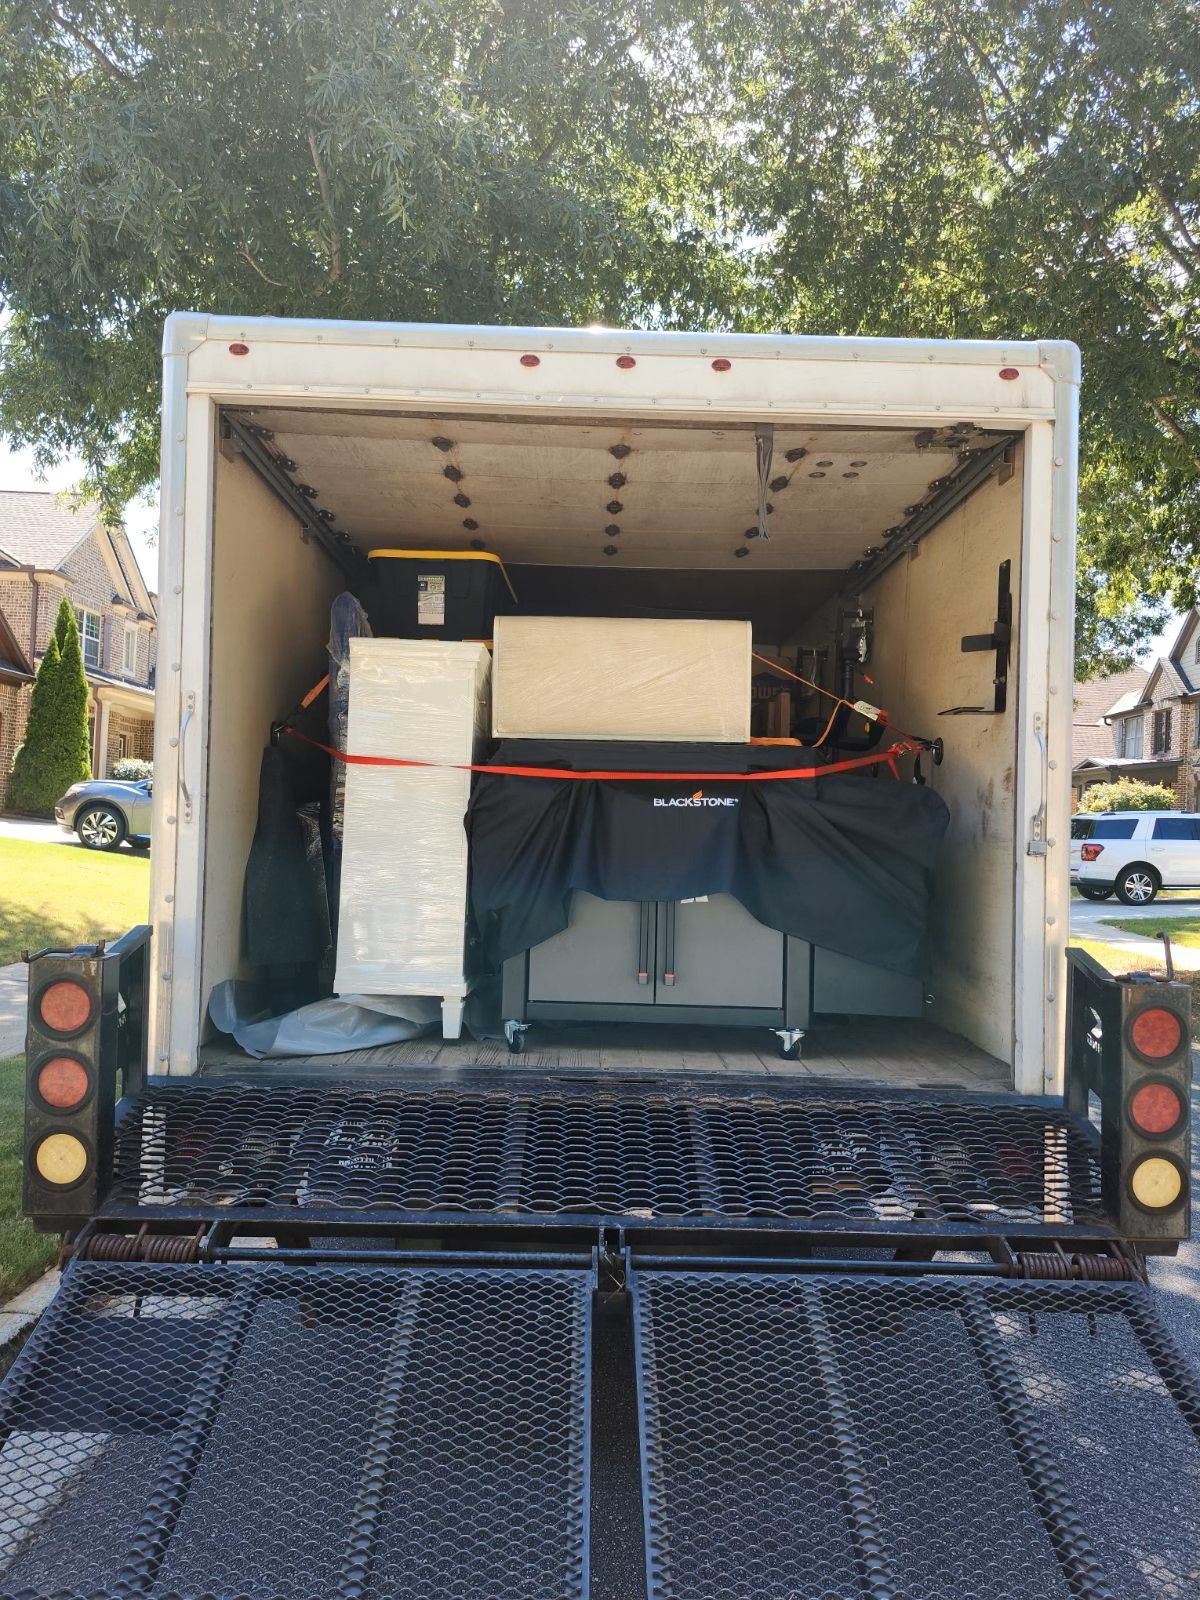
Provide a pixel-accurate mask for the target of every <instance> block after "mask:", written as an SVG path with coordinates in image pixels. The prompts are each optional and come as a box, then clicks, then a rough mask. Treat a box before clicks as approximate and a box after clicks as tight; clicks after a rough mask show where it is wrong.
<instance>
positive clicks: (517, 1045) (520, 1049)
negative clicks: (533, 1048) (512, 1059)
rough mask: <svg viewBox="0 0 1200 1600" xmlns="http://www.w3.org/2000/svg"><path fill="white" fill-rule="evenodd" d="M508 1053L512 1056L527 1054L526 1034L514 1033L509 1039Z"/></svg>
mask: <svg viewBox="0 0 1200 1600" xmlns="http://www.w3.org/2000/svg"><path fill="white" fill-rule="evenodd" d="M508 1053H509V1055H510V1056H523V1055H524V1054H525V1035H524V1034H523V1033H514V1034H513V1036H512V1038H511V1039H510V1040H509V1041H508Z"/></svg>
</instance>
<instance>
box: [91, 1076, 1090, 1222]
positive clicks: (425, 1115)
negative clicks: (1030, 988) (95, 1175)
mask: <svg viewBox="0 0 1200 1600" xmlns="http://www.w3.org/2000/svg"><path fill="white" fill-rule="evenodd" d="M112 1201H113V1203H114V1204H115V1206H116V1208H118V1210H119V1209H120V1208H122V1207H124V1208H125V1210H126V1211H128V1210H129V1209H131V1208H143V1209H144V1208H147V1207H154V1208H162V1207H173V1208H175V1209H178V1210H182V1211H190V1212H197V1211H200V1212H206V1213H210V1214H211V1213H212V1212H214V1211H217V1210H218V1209H219V1210H220V1211H221V1212H227V1211H228V1209H229V1208H243V1207H255V1208H298V1209H300V1210H302V1211H305V1212H308V1213H316V1214H330V1213H334V1212H345V1211H352V1212H356V1213H361V1212H369V1211H377V1210H386V1211H388V1212H390V1213H392V1214H396V1213H403V1214H410V1215H416V1216H419V1217H421V1218H423V1219H424V1218H428V1217H429V1216H431V1215H433V1216H437V1217H444V1218H446V1219H450V1220H453V1219H462V1218H467V1217H473V1218H476V1219H487V1220H493V1221H494V1220H495V1218H496V1216H497V1215H505V1216H509V1217H516V1218H520V1217H534V1218H537V1219H539V1220H543V1221H544V1220H546V1219H553V1218H573V1219H576V1220H579V1219H584V1218H586V1219H589V1220H595V1221H613V1222H620V1223H624V1224H626V1225H630V1224H631V1222H634V1223H635V1222H637V1221H639V1220H654V1221H669V1222H672V1223H678V1224H683V1223H689V1222H703V1223H708V1224H710V1225H711V1224H718V1225H720V1224H730V1225H737V1226H741V1227H745V1226H747V1225H748V1224H755V1225H762V1226H767V1227H770V1226H780V1225H787V1224H797V1223H798V1224H803V1225H804V1226H805V1227H821V1226H830V1227H851V1226H852V1227H855V1228H862V1229H866V1230H871V1229H872V1228H886V1227H890V1226H894V1225H895V1224H897V1223H913V1224H918V1225H929V1226H944V1225H946V1224H952V1225H953V1226H954V1227H955V1228H956V1229H960V1230H962V1229H965V1230H968V1231H979V1232H983V1231H988V1230H994V1229H995V1227H996V1225H997V1224H998V1223H1005V1224H1017V1225H1021V1226H1022V1227H1025V1228H1028V1229H1030V1230H1036V1229H1038V1228H1041V1227H1053V1228H1054V1230H1055V1232H1058V1233H1062V1232H1064V1231H1067V1230H1069V1229H1070V1228H1071V1227H1073V1226H1078V1225H1083V1226H1087V1225H1093V1224H1103V1223H1104V1221H1105V1216H1104V1210H1103V1207H1102V1204H1101V1199H1100V1174H1099V1166H1098V1162H1097V1156H1096V1150H1095V1145H1094V1142H1093V1140H1092V1138H1091V1136H1090V1134H1089V1132H1088V1131H1087V1130H1086V1128H1085V1127H1084V1125H1082V1124H1079V1123H1076V1122H1075V1121H1073V1120H1072V1119H1070V1118H1068V1117H1066V1116H1065V1115H1064V1114H1063V1113H1062V1112H1061V1111H1060V1110H1056V1109H1054V1108H1052V1107H1047V1106H1043V1105H1040V1104H1036V1103H1035V1104H1031V1103H1029V1102H1021V1101H1018V1100H1014V1099H1008V1098H1005V1099H995V1098H987V1097H982V1096H979V1097H974V1098H972V1097H970V1096H966V1095H964V1096H959V1097H953V1096H949V1095H947V1096H942V1097H937V1096H933V1095H922V1096H920V1097H917V1096H905V1095H904V1094H903V1093H902V1092H897V1093H895V1094H890V1095H889V1094H888V1093H886V1092H878V1091H877V1092H876V1093H874V1094H870V1095H864V1094H862V1093H861V1092H860V1093H847V1094H845V1095H844V1096H843V1095H839V1094H838V1093H837V1092H836V1091H828V1090H823V1091H821V1092H814V1091H811V1090H807V1089H795V1088H790V1087H789V1088H788V1089H787V1090H782V1089H781V1090H779V1091H775V1092H766V1091H762V1092H760V1091H755V1092H752V1093H751V1092H744V1093H742V1094H733V1093H730V1092H728V1091H721V1092H716V1091H713V1092H707V1091H703V1090H696V1089H691V1090H689V1089H687V1088H684V1087H681V1088H680V1089H679V1090H678V1091H675V1090H671V1091H665V1090H662V1089H660V1088H657V1087H656V1088H648V1087H647V1088H640V1087H637V1086H630V1085H621V1086H620V1087H609V1086H596V1085H595V1084H592V1083H585V1082H580V1083H576V1084H567V1085H560V1086H553V1087H550V1086H547V1087H531V1088H529V1089H515V1088H488V1087H470V1088H467V1087H464V1086H463V1085H461V1084H455V1085H446V1086H428V1087H426V1086H417V1087H405V1088H398V1087H389V1088H387V1089H373V1088H372V1089H357V1088H336V1089H331V1088H328V1087H324V1086H321V1087H313V1088H311V1089H305V1088H286V1087H270V1088H263V1087H249V1086H239V1085H227V1084H221V1085H205V1084H197V1083H185V1084H167V1085H161V1086H156V1087H152V1088H150V1089H149V1090H147V1091H146V1092H145V1093H144V1094H143V1095H142V1096H141V1097H140V1098H139V1099H138V1100H137V1101H136V1102H135V1103H134V1105H133V1107H132V1109H131V1111H130V1113H129V1114H128V1115H127V1116H126V1118H125V1119H124V1121H123V1123H122V1126H121V1129H120V1133H119V1138H118V1147H117V1158H116V1178H115V1184H114V1188H113V1192H112ZM111 1211H112V1207H111V1206H110V1212H111Z"/></svg>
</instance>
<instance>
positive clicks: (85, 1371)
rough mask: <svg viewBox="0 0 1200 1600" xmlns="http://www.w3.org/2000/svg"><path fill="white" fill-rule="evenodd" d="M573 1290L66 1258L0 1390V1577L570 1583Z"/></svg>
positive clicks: (339, 1597) (392, 1584)
mask: <svg viewBox="0 0 1200 1600" xmlns="http://www.w3.org/2000/svg"><path fill="white" fill-rule="evenodd" d="M589 1285H590V1279H589V1276H588V1275H587V1274H585V1273H577V1272H568V1271H560V1272H545V1271H535V1270H522V1269H519V1268H513V1269H507V1268H489V1269H486V1270H484V1269H480V1270H468V1269H454V1268H430V1269H411V1270H407V1269H406V1270H403V1271H391V1272H381V1271H378V1270H371V1269H365V1268H353V1267H347V1268H337V1267H331V1268H324V1267H309V1268H305V1269H303V1270H289V1269H286V1268H280V1267H273V1266H271V1267H255V1266H244V1267H236V1268H221V1267H204V1266H193V1267H185V1268H175V1267H159V1266H138V1267H114V1266H110V1265H102V1264H94V1265H91V1264H77V1265H75V1266H74V1267H72V1268H71V1270H70V1271H69V1273H68V1274H67V1277H66V1279H65V1281H64V1286H63V1289H62V1290H61V1292H60V1294H59V1296H58V1299H57V1300H56V1301H55V1303H54V1305H53V1307H52V1308H51V1310H50V1311H49V1312H48V1313H47V1315H46V1317H45V1318H44V1319H43V1321H42V1323H41V1324H40V1325H39V1327H38V1329H37V1331H36V1333H35V1334H34V1336H33V1338H32V1339H31V1340H30V1343H29V1344H28V1345H27V1346H26V1348H25V1350H24V1351H23V1352H22V1354H21V1356H20V1357H19V1358H18V1362H17V1364H16V1365H15V1366H14V1368H13V1370H12V1372H11V1373H10V1374H9V1376H8V1378H7V1380H6V1382H5V1385H4V1389H3V1391H2V1393H0V1418H2V1423H3V1432H2V1434H0V1437H2V1438H3V1448H2V1449H0V1592H2V1593H3V1595H4V1596H5V1597H6V1600H12V1597H16V1596H20V1597H25V1600H29V1597H42V1596H50V1595H53V1596H55V1597H56V1600H58V1597H63V1600H66V1597H76V1596H78V1597H85V1596H86V1597H87V1600H102V1597H104V1596H110V1595H113V1596H115V1595H122V1596H129V1595H135V1594H136V1595H148V1596H156V1597H163V1600H166V1597H177V1600H179V1597H182V1600H199V1597H211V1596H220V1597H226V1596H244V1595H261V1596H271V1597H273V1600H335V1597H336V1600H385V1597H391V1596H395V1597H396V1600H400V1597H403V1600H423V1597H428V1600H445V1597H446V1596H450V1595H453V1596H456V1597H460V1600H495V1597H496V1596H498V1595H504V1596H506V1597H508V1596H512V1597H519V1596H526V1597H528V1600H547V1597H550V1596H555V1597H557V1596H563V1597H567V1596H571V1595H578V1596H582V1595H583V1594H584V1591H585V1588H586V1583H585V1574H586V1570H587V1569H586V1548H587V1504H588V1487H587V1430H588V1393H589V1388H588V1384H589V1378H588V1373H589V1361H590V1357H589V1351H590V1323H589V1305H590V1298H589Z"/></svg>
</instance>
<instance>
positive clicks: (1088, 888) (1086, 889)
mask: <svg viewBox="0 0 1200 1600" xmlns="http://www.w3.org/2000/svg"><path fill="white" fill-rule="evenodd" d="M1076 888H1077V889H1078V890H1079V892H1080V894H1081V895H1082V896H1083V898H1084V899H1085V900H1108V899H1111V897H1112V890H1111V889H1097V888H1094V887H1093V886H1092V885H1090V884H1083V883H1080V884H1076Z"/></svg>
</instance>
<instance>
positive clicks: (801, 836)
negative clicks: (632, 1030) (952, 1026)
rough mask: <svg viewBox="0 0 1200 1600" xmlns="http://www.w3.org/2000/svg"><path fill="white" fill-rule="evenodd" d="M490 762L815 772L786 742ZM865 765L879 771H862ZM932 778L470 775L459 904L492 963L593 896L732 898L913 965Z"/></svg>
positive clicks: (518, 742) (568, 745) (536, 746)
mask: <svg viewBox="0 0 1200 1600" xmlns="http://www.w3.org/2000/svg"><path fill="white" fill-rule="evenodd" d="M491 764H493V765H496V766H536V767H563V768H566V769H574V770H576V771H589V770H591V771H625V772H754V771H765V770H769V769H774V770H781V769H788V768H795V767H818V766H819V762H818V761H817V759H816V757H815V755H814V752H813V751H811V750H805V749H800V748H798V747H796V746H794V745H793V746H771V745H729V744H678V743H672V744H624V743H617V742H615V741H610V740H604V741H603V742H593V741H583V740H554V741H551V740H542V739H537V740H534V739H510V740H506V741H505V742H504V743H502V744H501V745H500V747H499V749H498V750H497V751H496V753H495V755H494V756H493V757H492V758H491ZM873 770H874V771H876V772H879V771H881V769H880V768H875V769H873ZM948 821H949V813H948V811H947V809H946V804H945V801H943V800H942V798H941V796H940V795H937V794H935V793H934V792H933V790H932V789H930V788H922V787H920V786H918V785H916V784H912V783H900V782H897V781H896V780H895V779H893V778H891V777H890V776H888V775H886V773H885V774H884V775H883V776H880V777H874V776H872V775H871V772H866V773H857V772H852V773H841V774H835V775H834V776H832V777H828V778H799V779H780V780H776V781H774V782H766V783H722V782H720V781H719V780H716V781H708V780H705V781H703V782H700V781H691V780H689V781H653V782H647V781H634V782H630V781H624V782H622V781H610V780H595V781H592V780H588V781H579V780H572V779H564V780H563V781H562V782H561V783H559V782H556V781H555V780H554V779H552V778H513V777H506V776H501V775H497V776H495V777H492V776H489V775H488V774H486V773H481V774H480V775H479V778H478V780H477V782H476V786H475V792H474V794H473V796H472V799H471V804H470V809H469V810H468V813H467V833H468V837H469V840H470V860H471V887H470V905H471V912H472V916H473V920H474V923H475V932H476V936H477V938H478V940H479V943H480V945H481V948H482V956H483V959H484V961H485V962H486V964H487V965H488V966H489V967H491V968H496V967H498V966H499V965H500V964H501V963H502V962H504V961H506V960H507V959H508V958H509V956H513V955H518V954H519V953H520V952H521V951H522V950H528V949H530V948H532V946H534V945H535V944H540V943H541V942H542V941H543V940H544V939H549V938H550V937H551V935H553V934H555V933H559V932H561V931H562V929H563V928H565V927H566V926H567V922H568V919H569V914H570V900H571V893H572V891H573V890H575V889H585V890H587V892H588V893H589V894H594V895H598V896H599V897H600V898H601V899H602V900H687V899H691V898H693V897H695V896H697V895H706V894H732V895H734V896H735V897H736V898H737V899H738V900H740V901H741V902H742V904H743V905H744V906H745V907H746V909H747V911H749V912H750V913H751V915H752V916H754V917H757V918H758V920H759V921H760V922H763V923H765V924H766V925H767V926H768V927H770V928H778V929H779V930H780V931H781V932H783V933H790V934H793V935H794V936H795V937H796V938H798V939H807V940H809V941H810V942H811V943H812V944H814V945H823V946H824V947H825V948H826V949H829V950H836V951H838V952H839V953H840V954H842V955H846V956H853V957H855V958H856V959H858V960H860V961H867V962H870V963H872V964H873V965H875V966H880V967H886V968H888V969H889V970H891V971H894V972H902V973H905V974H907V975H909V976H912V977H919V976H921V975H922V973H923V972H924V970H925V931H926V914H927V909H928V901H929V874H930V869H931V868H932V866H933V864H934V861H935V859H936V857H937V852H938V847H939V845H940V844H941V841H942V837H943V835H944V834H945V831H946V825H947V822H948Z"/></svg>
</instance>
